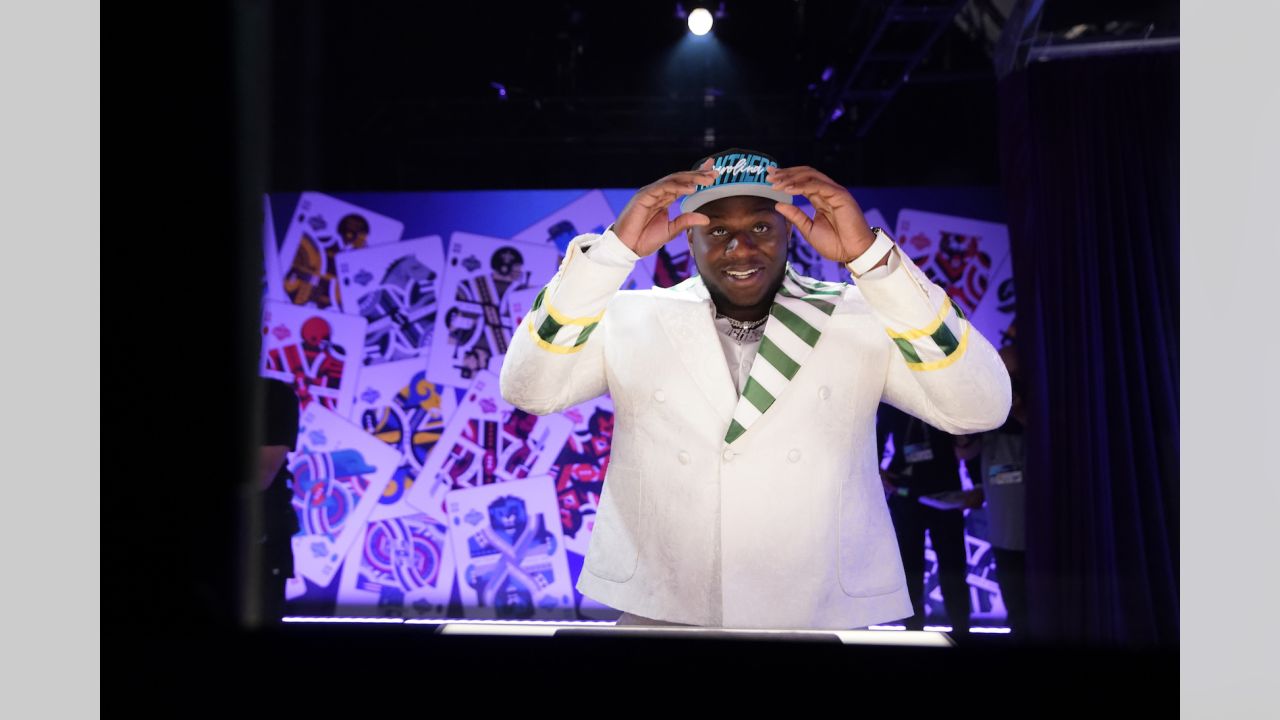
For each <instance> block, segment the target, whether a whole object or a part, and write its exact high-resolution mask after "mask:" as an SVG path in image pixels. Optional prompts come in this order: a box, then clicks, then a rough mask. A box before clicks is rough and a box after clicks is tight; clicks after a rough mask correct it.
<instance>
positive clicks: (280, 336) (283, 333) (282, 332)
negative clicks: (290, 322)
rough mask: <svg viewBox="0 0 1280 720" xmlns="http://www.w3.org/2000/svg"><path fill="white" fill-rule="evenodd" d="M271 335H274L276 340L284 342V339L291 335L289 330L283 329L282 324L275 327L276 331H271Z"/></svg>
mask: <svg viewBox="0 0 1280 720" xmlns="http://www.w3.org/2000/svg"><path fill="white" fill-rule="evenodd" d="M271 334H272V335H275V336H276V339H277V340H284V339H285V338H287V337H289V336H290V335H292V334H293V333H292V332H290V331H289V328H287V327H285V326H284V324H283V323H282V324H280V325H277V326H276V329H275V330H272V331H271Z"/></svg>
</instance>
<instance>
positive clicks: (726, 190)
mask: <svg viewBox="0 0 1280 720" xmlns="http://www.w3.org/2000/svg"><path fill="white" fill-rule="evenodd" d="M737 195H749V196H754V197H762V198H767V199H769V200H773V201H774V202H781V203H786V204H788V205H795V199H794V196H793V195H791V194H789V193H784V192H782V191H780V190H774V189H773V186H772V185H770V184H769V183H729V184H728V185H718V186H716V187H710V188H707V189H706V190H702V191H699V192H695V193H694V194H692V195H689V196H688V197H686V198H685V199H684V200H681V201H680V212H682V213H687V212H692V211H694V210H697V209H698V208H700V207H702V206H703V205H706V204H707V203H709V202H714V201H716V200H720V199H721V198H727V197H735V196H737Z"/></svg>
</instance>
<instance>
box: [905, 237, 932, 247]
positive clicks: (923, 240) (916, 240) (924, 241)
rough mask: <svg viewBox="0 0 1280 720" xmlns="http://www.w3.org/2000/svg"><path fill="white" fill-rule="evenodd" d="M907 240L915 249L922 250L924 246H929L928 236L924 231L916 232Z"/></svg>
mask: <svg viewBox="0 0 1280 720" xmlns="http://www.w3.org/2000/svg"><path fill="white" fill-rule="evenodd" d="M907 242H909V243H911V244H912V245H914V246H915V247H916V249H917V250H923V249H924V248H927V247H929V236H927V235H925V234H924V233H916V234H915V235H912V236H911V237H910V238H909V239H908V240H907Z"/></svg>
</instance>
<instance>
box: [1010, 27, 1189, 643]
mask: <svg viewBox="0 0 1280 720" xmlns="http://www.w3.org/2000/svg"><path fill="white" fill-rule="evenodd" d="M1000 104H1001V108H1000V124H1001V166H1002V167H1001V172H1002V176H1003V184H1004V189H1005V195H1006V198H1007V200H1008V204H1009V205H1008V211H1009V215H1008V217H1009V232H1010V242H1011V248H1012V254H1013V259H1014V278H1015V281H1016V284H1017V317H1018V320H1017V338H1018V341H1017V342H1018V347H1019V354H1020V359H1021V362H1022V365H1023V372H1024V374H1025V377H1026V383H1027V406H1028V422H1027V433H1028V460H1027V468H1026V477H1027V482H1028V486H1027V513H1028V520H1027V572H1028V585H1029V587H1028V591H1029V600H1030V603H1029V604H1030V614H1031V618H1030V620H1031V626H1032V629H1031V633H1032V637H1033V638H1035V639H1036V640H1039V641H1041V642H1055V643H1081V644H1102V645H1127V646H1152V645H1163V646H1171V645H1174V644H1176V643H1177V641H1178V447H1179V444H1178V443H1179V441H1178V55H1177V52H1176V51H1173V52H1159V53H1146V54H1130V55H1113V56H1104V57H1097V56H1094V57H1089V58H1083V59H1070V60H1055V61H1051V62H1041V63H1035V64H1033V65H1031V66H1030V67H1028V68H1027V69H1025V70H1019V71H1017V72H1015V73H1013V74H1011V75H1009V76H1007V77H1006V78H1005V79H1004V80H1002V81H1001V85H1000Z"/></svg>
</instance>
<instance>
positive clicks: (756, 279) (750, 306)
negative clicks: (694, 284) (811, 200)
mask: <svg viewBox="0 0 1280 720" xmlns="http://www.w3.org/2000/svg"><path fill="white" fill-rule="evenodd" d="M773 204H774V201H773V200H769V199H767V198H760V197H753V196H749V195H739V196H734V197H727V198H721V199H720V200H715V201H713V202H709V203H707V204H706V205H703V206H702V207H700V208H698V210H697V212H700V213H702V214H704V215H706V216H707V217H708V218H710V219H711V223H710V224H709V225H702V226H698V227H694V228H693V229H692V230H690V231H689V248H690V250H692V252H693V258H694V261H695V262H696V263H697V265H698V273H699V274H700V275H702V282H703V283H704V284H705V285H706V286H707V290H708V291H709V292H710V293H711V299H712V300H714V301H715V303H716V308H717V309H719V311H720V313H721V314H722V315H728V316H729V317H731V318H734V319H735V320H756V319H758V318H762V317H764V316H765V315H766V314H768V312H769V307H770V306H771V305H772V304H773V296H774V294H775V293H776V292H777V291H778V286H779V285H781V284H782V274H783V272H784V271H785V270H786V266H787V240H788V238H789V237H790V236H791V224H790V223H788V222H787V220H786V218H784V217H782V214H781V213H779V212H778V211H777V210H775V209H774V208H773Z"/></svg>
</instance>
